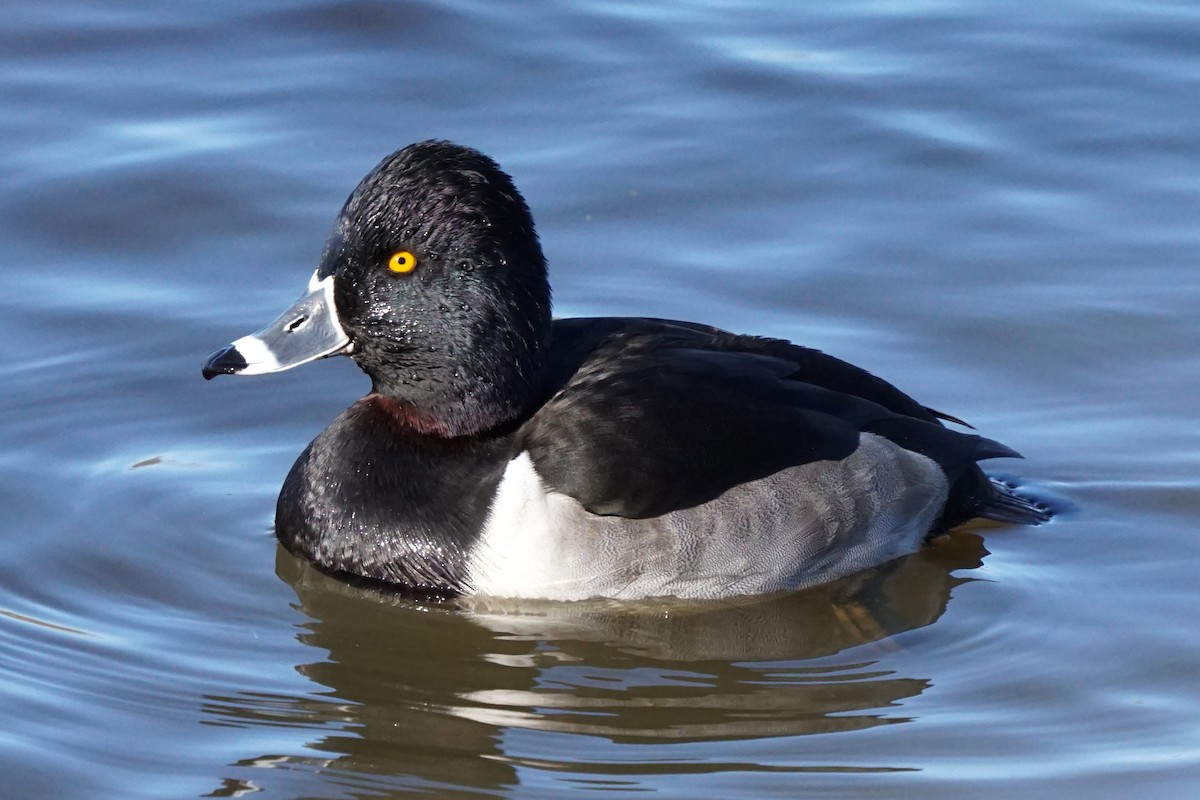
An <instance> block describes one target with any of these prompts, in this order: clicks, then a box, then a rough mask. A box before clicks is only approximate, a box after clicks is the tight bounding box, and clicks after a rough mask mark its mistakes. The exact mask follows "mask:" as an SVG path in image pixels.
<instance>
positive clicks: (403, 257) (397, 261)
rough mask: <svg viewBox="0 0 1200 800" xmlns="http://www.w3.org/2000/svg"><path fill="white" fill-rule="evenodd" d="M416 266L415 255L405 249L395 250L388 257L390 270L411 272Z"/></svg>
mask: <svg viewBox="0 0 1200 800" xmlns="http://www.w3.org/2000/svg"><path fill="white" fill-rule="evenodd" d="M416 268H417V257H416V256H414V255H413V254H412V253H410V252H408V251H407V250H397V251H396V252H394V253H392V257H391V258H389V259H388V269H390V270H391V271H392V272H399V273H405V272H412V271H413V270H414V269H416Z"/></svg>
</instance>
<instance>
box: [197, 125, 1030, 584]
mask: <svg viewBox="0 0 1200 800" xmlns="http://www.w3.org/2000/svg"><path fill="white" fill-rule="evenodd" d="M333 356H348V357H349V358H351V359H353V360H354V362H355V363H356V364H357V365H358V366H359V367H360V368H361V369H362V370H363V371H364V372H365V373H366V374H367V375H368V376H369V378H370V380H371V391H370V393H368V394H367V395H366V396H365V397H363V398H361V399H360V400H358V401H357V402H355V403H354V404H353V405H351V406H350V407H349V408H348V409H346V411H345V412H343V413H342V414H341V416H339V417H337V418H336V419H335V420H334V421H333V422H332V423H331V424H330V425H329V426H328V427H327V428H326V429H325V430H324V431H323V432H322V433H320V434H319V435H318V436H317V437H316V438H315V439H314V440H313V441H312V442H311V443H310V444H309V445H308V447H307V448H306V449H305V450H304V451H303V452H302V453H301V454H300V456H299V457H298V458H297V460H296V462H295V464H294V465H293V467H292V468H291V470H290V472H289V473H288V475H287V478H286V479H285V480H284V483H283V487H282V489H281V491H280V494H279V499H278V502H277V504H276V509H275V533H276V535H277V537H278V539H279V541H280V542H281V543H282V545H283V547H284V548H286V549H287V550H288V551H289V552H291V553H292V554H294V555H296V556H298V557H300V558H302V559H305V560H307V561H309V562H311V563H312V564H313V565H314V566H315V567H317V568H318V569H319V570H321V571H323V572H326V573H329V574H333V575H336V576H341V577H343V578H345V579H347V580H363V581H367V582H371V583H379V584H382V585H386V586H388V587H391V588H394V589H396V590H397V591H400V592H405V593H411V594H415V595H434V596H454V597H484V598H486V597H494V598H516V599H537V600H550V601H576V600H587V599H591V598H606V599H615V600H639V601H640V600H646V599H651V598H656V597H662V598H666V597H670V598H682V599H695V600H709V599H720V598H729V597H734V596H743V595H756V594H765V593H769V592H780V591H792V590H797V589H801V588H804V587H808V586H813V585H817V584H823V583H828V582H830V581H833V580H836V579H838V578H840V577H843V576H846V575H849V574H851V573H855V572H858V571H862V570H866V569H869V568H871V567H875V566H878V565H880V564H883V563H885V562H888V561H891V560H893V559H897V558H899V557H901V556H905V555H908V554H911V553H913V552H915V551H917V550H919V549H920V548H922V547H923V546H925V544H926V543H928V542H929V541H930V540H931V539H933V538H935V537H937V536H940V535H942V534H944V533H946V532H947V531H949V530H950V529H951V528H954V527H956V526H958V525H961V524H962V523H964V522H966V521H968V520H971V519H974V518H986V519H990V520H996V521H1000V522H1005V523H1016V524H1030V525H1033V524H1039V523H1042V522H1046V521H1047V520H1048V519H1049V518H1050V513H1049V511H1048V510H1047V509H1046V508H1045V507H1044V506H1043V505H1041V504H1039V503H1037V502H1035V501H1033V500H1030V499H1028V498H1026V497H1024V496H1021V495H1020V494H1018V493H1017V492H1015V491H1014V490H1013V489H1014V487H1013V486H1011V485H1010V484H1008V483H1004V482H1001V481H999V480H996V479H992V478H990V477H989V476H988V475H986V474H985V473H984V472H983V470H982V469H981V467H980V466H979V462H980V461H984V460H987V459H993V458H1020V457H1021V456H1020V454H1019V453H1017V452H1016V451H1015V450H1013V449H1011V448H1009V447H1007V446H1005V445H1003V444H1000V443H999V442H996V441H994V440H992V439H988V438H985V437H983V436H981V435H979V434H977V433H973V432H967V431H965V430H955V429H952V428H951V427H949V425H947V424H946V423H951V424H954V425H959V426H962V427H969V426H966V424H965V423H962V421H961V420H958V419H957V418H955V417H952V416H950V415H948V414H944V413H941V412H938V411H935V410H933V409H931V408H928V407H926V406H924V405H922V404H921V403H919V402H918V401H916V400H914V399H913V398H912V397H910V396H909V395H907V394H905V393H904V392H902V391H901V390H899V389H897V388H896V387H894V386H893V385H892V384H890V383H888V382H886V381H885V380H883V379H881V378H879V377H876V376H875V375H873V374H871V373H870V372H868V371H867V370H865V369H862V368H860V367H857V366H854V365H852V364H849V363H847V362H845V361H842V360H839V359H837V358H835V357H833V356H830V355H826V354H825V353H823V352H821V351H819V350H816V349H812V348H808V347H804V346H801V345H797V344H793V343H791V342H789V341H785V340H782V339H776V338H767V337H761V336H752V335H742V334H735V333H730V332H727V331H725V330H722V329H719V328H715V327H711V326H708V325H704V324H700V323H695V322H682V321H676V320H668V319H656V318H640V317H597V318H566V319H556V318H554V317H553V316H552V312H551V292H550V285H549V282H548V279H547V263H546V259H545V256H544V254H543V252H542V248H541V245H540V243H539V239H538V235H537V232H536V229H535V227H534V222H533V216H532V214H531V212H530V209H529V206H528V205H527V203H526V201H525V199H524V198H523V197H522V195H521V193H520V192H519V191H518V190H517V187H516V185H515V184H514V182H513V180H512V178H511V177H510V176H509V175H507V174H506V173H505V172H504V171H503V170H502V169H501V168H500V166H499V165H498V164H497V163H496V162H495V161H494V160H492V159H491V158H489V157H488V156H486V155H484V154H482V153H481V152H479V151H477V150H474V149H472V148H469V147H465V146H462V145H459V144H455V143H452V142H448V141H425V142H419V143H416V144H412V145H410V146H408V147H404V148H403V149H400V150H398V151H396V152H394V153H392V154H391V155H389V156H388V157H386V158H385V159H383V161H382V162H380V163H379V165H378V166H376V167H375V168H374V169H373V170H371V172H370V173H368V174H367V176H366V177H365V178H363V179H362V181H361V182H360V183H359V184H358V186H357V187H356V188H355V189H354V191H353V192H352V193H351V194H350V196H349V199H348V200H347V201H346V203H345V205H344V206H343V208H342V210H341V212H340V214H338V216H337V218H336V220H335V222H334V225H333V230H332V232H331V233H330V235H329V238H328V240H327V242H326V244H325V247H324V250H323V253H322V255H321V257H320V260H319V262H318V264H317V267H316V270H315V271H314V273H313V274H312V277H311V278H310V280H309V282H308V286H307V288H306V290H305V291H304V292H303V293H302V295H301V297H300V299H299V300H298V301H297V302H296V303H295V304H294V305H292V306H291V307H290V308H288V309H287V310H286V311H284V312H283V314H281V315H280V316H279V317H278V318H277V319H276V320H275V321H274V322H272V323H271V324H269V325H267V326H266V327H265V328H263V329H261V330H259V331H258V332H256V333H253V334H250V335H248V336H243V337H242V338H240V339H237V340H236V341H234V342H233V343H232V344H229V345H227V346H225V347H223V348H221V349H219V350H217V351H216V352H214V353H212V354H211V355H210V356H209V357H208V359H207V360H206V362H205V364H204V366H203V369H202V374H203V376H204V378H206V379H210V378H213V377H215V376H217V375H260V374H267V373H274V372H280V371H283V370H288V369H292V368H293V367H297V366H300V365H302V364H306V363H309V362H312V361H316V360H318V359H323V358H329V357H333Z"/></svg>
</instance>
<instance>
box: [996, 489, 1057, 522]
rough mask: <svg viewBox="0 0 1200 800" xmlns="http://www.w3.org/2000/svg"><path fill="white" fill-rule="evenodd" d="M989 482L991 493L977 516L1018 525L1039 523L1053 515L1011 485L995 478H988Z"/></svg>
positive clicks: (1046, 520) (1048, 519) (1047, 520)
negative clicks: (1017, 491) (1022, 495)
mask: <svg viewBox="0 0 1200 800" xmlns="http://www.w3.org/2000/svg"><path fill="white" fill-rule="evenodd" d="M989 483H990V484H991V490H992V494H991V497H989V498H988V499H987V500H986V501H985V503H984V506H983V510H982V511H981V512H980V513H979V516H981V517H985V518H987V519H994V520H996V521H997V522H1014V523H1017V524H1018V525H1041V524H1042V523H1044V522H1049V521H1050V518H1051V517H1052V516H1053V515H1052V514H1051V513H1050V511H1049V509H1047V508H1046V507H1045V506H1044V505H1042V504H1041V503H1038V502H1035V501H1033V500H1029V499H1027V498H1025V497H1021V495H1019V494H1017V493H1016V492H1015V491H1013V488H1014V487H1013V486H1011V485H1009V484H1007V483H1005V482H1003V481H1000V480H997V479H996V478H989Z"/></svg>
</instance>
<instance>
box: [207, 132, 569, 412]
mask: <svg viewBox="0 0 1200 800" xmlns="http://www.w3.org/2000/svg"><path fill="white" fill-rule="evenodd" d="M549 331H550V288H549V285H548V283H547V280H546V262H545V259H544V257H543V256H542V250H541V247H540V245H539V244H538V239H537V234H536V232H535V231H534V227H533V218H532V216H531V215H530V213H529V207H528V206H527V205H526V204H525V201H524V199H523V198H522V197H521V195H520V193H519V192H518V191H517V189H516V186H514V185H513V182H512V179H511V178H509V177H508V175H506V174H504V172H502V171H501V170H500V167H499V166H497V164H496V162H494V161H492V160H491V159H490V158H488V157H487V156H485V155H483V154H482V153H479V152H477V151H475V150H472V149H470V148H467V147H462V146H459V145H455V144H451V143H449V142H422V143H419V144H414V145H410V146H408V147H406V148H404V149H403V150H399V151H397V152H395V153H393V154H392V155H390V156H388V157H387V158H385V159H384V160H383V162H382V163H380V164H379V166H377V167H376V168H375V169H374V170H372V171H371V172H370V173H369V174H368V175H367V176H366V177H365V178H363V180H362V182H361V183H359V185H358V187H357V188H356V189H355V190H354V192H353V193H352V194H351V195H350V199H349V200H347V201H346V205H345V207H344V208H343V209H342V212H341V214H339V215H338V218H337V221H336V222H335V223H334V227H333V232H332V233H331V234H330V236H329V241H328V242H327V244H326V245H325V251H324V254H323V255H322V256H321V261H320V263H319V265H318V266H317V269H316V272H314V273H313V276H312V278H311V279H310V281H309V284H308V289H307V291H306V292H305V294H304V295H303V296H302V297H301V298H300V299H299V300H298V301H297V302H296V303H295V304H294V305H293V306H292V307H291V308H289V309H288V310H287V311H285V312H284V313H283V314H282V315H280V317H279V318H278V319H276V320H275V321H274V322H273V323H271V324H270V325H268V326H267V327H265V328H263V329H262V330H260V331H258V332H257V333H254V334H251V335H249V336H245V337H242V338H241V339H238V340H237V341H235V342H234V343H233V344H231V345H228V346H227V347H225V348H222V349H221V350H218V351H217V352H216V353H213V354H212V355H211V356H210V357H209V359H208V361H207V362H206V363H205V365H204V370H203V372H204V377H205V378H212V377H214V376H216V375H222V374H230V375H259V374H264V373H268V372H280V371H283V370H286V369H291V368H292V367H295V366H299V365H300V364H305V363H307V362H309V361H313V360H316V359H318V358H324V357H327V356H333V355H349V356H350V357H351V358H353V359H354V360H355V361H356V362H357V363H358V365H359V366H360V367H361V368H362V369H363V370H364V371H365V372H366V373H367V374H368V375H370V376H371V381H372V384H373V391H374V392H375V393H377V394H378V395H380V396H381V397H382V398H386V399H387V400H390V401H394V402H393V407H394V408H396V409H397V411H398V412H399V413H400V414H401V416H402V417H404V418H406V419H408V420H410V422H412V424H414V426H415V427H417V428H418V429H422V430H425V431H426V432H436V433H440V434H442V435H450V436H458V435H467V434H472V433H477V432H480V431H483V430H488V429H490V428H493V427H496V426H498V425H502V424H504V423H506V422H508V421H510V420H512V419H515V418H517V417H518V416H520V415H521V414H522V412H523V411H525V409H526V406H527V404H528V403H529V402H530V400H531V397H532V396H533V394H534V391H535V388H536V386H537V381H538V378H539V376H540V373H541V369H542V364H543V361H544V358H545V352H546V348H547V346H548V337H549Z"/></svg>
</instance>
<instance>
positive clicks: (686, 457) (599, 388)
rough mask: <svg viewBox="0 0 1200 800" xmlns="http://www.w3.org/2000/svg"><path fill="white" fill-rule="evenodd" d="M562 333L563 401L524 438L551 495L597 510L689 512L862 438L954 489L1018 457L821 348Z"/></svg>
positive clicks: (617, 332) (833, 455)
mask: <svg viewBox="0 0 1200 800" xmlns="http://www.w3.org/2000/svg"><path fill="white" fill-rule="evenodd" d="M567 322H569V323H571V325H569V326H565V327H564V326H563V325H562V324H561V323H560V325H559V327H558V328H556V334H557V338H556V342H555V350H554V351H553V352H555V356H554V359H555V366H556V368H557V372H558V374H557V376H556V377H555V381H556V385H555V387H554V389H555V391H554V392H553V394H552V396H551V397H550V398H549V400H548V401H547V402H546V403H545V404H544V405H543V406H542V407H541V408H540V409H539V410H538V411H537V413H535V414H534V415H533V416H532V417H531V418H530V419H529V421H528V422H527V423H526V424H525V425H524V426H523V429H522V431H521V438H522V441H523V445H524V448H525V449H526V450H527V451H528V452H529V454H530V456H531V458H532V459H533V463H534V466H535V468H536V470H537V472H538V474H539V476H540V477H541V479H542V480H543V481H544V482H545V483H546V484H547V486H548V487H549V488H551V489H553V490H555V491H558V492H561V493H564V494H567V495H570V496H572V497H574V498H575V499H577V500H578V501H579V502H580V503H581V504H582V505H583V506H584V507H585V508H587V509H588V510H589V511H592V512H594V513H598V514H608V515H619V516H623V517H638V518H642V517H651V516H658V515H660V514H664V513H667V512H670V511H674V510H678V509H681V508H690V507H692V506H695V505H698V504H700V503H703V502H705V501H708V500H711V499H714V498H716V497H718V496H720V495H721V494H723V493H724V492H725V491H726V490H728V489H730V488H732V487H733V486H736V485H738V484H741V483H745V482H747V481H752V480H755V479H757V478H763V477H766V476H767V475H771V474H773V473H775V472H778V471H779V470H781V469H785V468H787V467H790V466H797V465H800V464H806V463H810V462H814V461H823V460H831V461H840V460H842V459H845V458H846V457H848V456H849V455H850V454H851V453H853V452H854V451H855V450H856V449H857V448H858V447H859V438H860V434H862V433H873V434H876V435H879V436H882V437H884V438H887V439H888V440H890V441H892V442H894V443H895V444H898V445H900V446H902V447H904V448H906V449H909V450H912V451H915V452H918V453H921V454H923V455H926V456H928V457H929V458H931V459H933V460H934V461H935V462H936V463H937V464H938V465H939V466H940V467H941V468H942V469H943V471H945V472H946V475H947V478H948V480H949V482H950V484H951V485H954V484H955V483H956V481H958V480H959V479H960V478H961V477H962V476H963V475H964V474H966V473H967V472H969V471H971V470H974V471H975V472H978V469H977V468H976V467H975V462H976V461H978V460H979V459H983V458H992V457H997V456H1015V455H1017V454H1016V453H1015V452H1014V451H1012V450H1010V449H1009V448H1007V447H1005V446H1004V445H1001V444H999V443H998V442H994V441H992V440H990V439H985V438H983V437H980V436H976V435H972V434H966V433H956V432H954V431H950V430H948V429H947V428H945V427H943V426H942V425H941V424H940V423H939V422H938V421H937V420H936V418H934V416H933V415H932V414H931V413H930V412H929V411H928V410H927V409H925V408H924V407H923V406H921V405H920V404H919V403H917V402H916V401H914V400H912V399H911V398H909V397H908V396H907V395H904V394H903V393H901V392H899V390H896V389H895V388H894V387H891V386H890V385H889V384H887V383H885V382H884V381H882V380H880V379H878V378H875V377H874V376H872V375H870V374H869V373H867V372H865V371H863V370H860V369H858V368H856V367H853V366H851V365H849V364H845V362H841V361H838V360H837V359H833V358H830V357H828V356H825V355H824V354H821V353H819V352H817V351H814V350H808V349H806V348H801V347H797V346H795V345H791V344H788V343H786V342H779V341H778V340H763V339H755V338H753V337H738V336H734V335H732V334H728V333H725V332H724V331H719V330H717V329H713V328H707V327H705V326H698V325H691V324H687V323H671V322H665V321H659V320H619V319H618V320H570V321H567ZM906 411H912V413H911V414H908V413H904V412H906ZM981 477H982V476H981ZM985 480H986V479H985Z"/></svg>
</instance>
